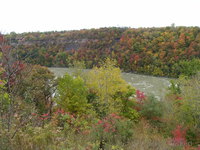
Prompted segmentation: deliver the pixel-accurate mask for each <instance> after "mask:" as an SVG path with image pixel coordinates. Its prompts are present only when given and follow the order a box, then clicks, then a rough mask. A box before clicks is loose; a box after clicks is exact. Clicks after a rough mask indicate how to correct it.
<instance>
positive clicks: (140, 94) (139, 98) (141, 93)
mask: <svg viewBox="0 0 200 150" xmlns="http://www.w3.org/2000/svg"><path fill="white" fill-rule="evenodd" d="M136 98H137V100H139V101H143V100H144V99H145V98H146V96H145V95H144V92H141V91H139V90H136Z"/></svg>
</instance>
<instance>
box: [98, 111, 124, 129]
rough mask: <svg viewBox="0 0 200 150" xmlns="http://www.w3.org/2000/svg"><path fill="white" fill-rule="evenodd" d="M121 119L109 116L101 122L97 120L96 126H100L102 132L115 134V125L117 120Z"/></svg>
mask: <svg viewBox="0 0 200 150" xmlns="http://www.w3.org/2000/svg"><path fill="white" fill-rule="evenodd" d="M119 119H122V118H121V117H120V116H118V115H117V114H114V113H112V114H110V115H108V116H107V117H105V118H104V119H102V120H99V121H98V123H97V125H100V126H101V127H102V128H103V131H104V132H116V127H115V123H116V121H117V120H119Z"/></svg>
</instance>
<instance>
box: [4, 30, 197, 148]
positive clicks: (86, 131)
mask: <svg viewBox="0 0 200 150" xmlns="http://www.w3.org/2000/svg"><path fill="white" fill-rule="evenodd" d="M199 31H200V28H198V27H166V28H138V29H131V28H101V29H91V30H80V31H67V32H65V31H63V32H46V33H23V34H15V33H10V34H9V35H0V58H1V59H0V61H1V62H0V150H168V149H169V150H198V149H200V119H199V118H200V109H199V108H200V91H199V89H200V74H199V72H198V71H199V67H200V65H199V63H200V61H199V52H200V51H199V50H200V49H199V46H200V32H199ZM50 66H59V67H61V66H62V67H69V66H70V67H73V68H74V72H73V73H72V74H71V75H70V74H67V73H66V74H65V75H64V76H63V77H59V78H56V77H55V76H54V74H53V73H52V72H50V71H49V69H48V68H47V67H50ZM84 68H91V70H89V71H88V72H84V71H83V69H84ZM122 71H126V72H136V73H143V74H150V75H155V76H169V77H176V79H174V80H172V81H171V86H170V87H169V88H168V93H167V95H166V96H165V97H164V98H163V99H162V100H158V99H157V98H156V97H155V96H154V95H146V94H145V93H144V92H142V91H140V90H138V89H136V88H134V87H132V86H130V85H129V84H128V83H127V82H126V81H125V80H123V79H122V76H121V72H122Z"/></svg>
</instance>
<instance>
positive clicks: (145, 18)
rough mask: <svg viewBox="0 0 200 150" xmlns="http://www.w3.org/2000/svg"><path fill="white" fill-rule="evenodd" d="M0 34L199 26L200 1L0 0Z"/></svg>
mask: <svg viewBox="0 0 200 150" xmlns="http://www.w3.org/2000/svg"><path fill="white" fill-rule="evenodd" d="M0 6H1V7H0V32H2V33H8V32H12V31H14V32H16V33H21V32H32V31H61V30H74V29H88V28H99V27H111V26H116V27H134V28H137V27H163V26H170V25H171V24H172V23H175V25H176V26H199V27H200V0H0Z"/></svg>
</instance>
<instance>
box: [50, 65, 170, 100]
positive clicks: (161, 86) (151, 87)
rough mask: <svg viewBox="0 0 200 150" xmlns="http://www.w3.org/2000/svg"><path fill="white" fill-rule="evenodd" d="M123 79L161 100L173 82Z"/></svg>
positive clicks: (134, 76) (145, 77) (138, 77)
mask: <svg viewBox="0 0 200 150" xmlns="http://www.w3.org/2000/svg"><path fill="white" fill-rule="evenodd" d="M49 70H51V71H52V72H53V73H54V74H55V76H57V77H60V76H63V75H64V74H65V73H66V72H67V73H69V74H70V73H71V72H73V69H72V68H49ZM88 70H89V69H85V71H88ZM122 78H123V79H124V80H126V81H127V82H128V83H129V84H130V85H132V86H133V87H135V88H136V89H139V90H140V91H142V92H144V93H145V94H146V95H150V94H153V95H155V97H156V98H158V99H159V100H161V99H162V98H163V97H164V96H165V95H166V93H167V88H168V87H169V86H170V80H171V79H170V78H163V77H153V76H148V75H139V74H134V73H122Z"/></svg>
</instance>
